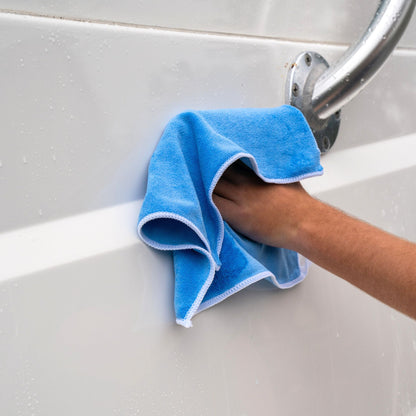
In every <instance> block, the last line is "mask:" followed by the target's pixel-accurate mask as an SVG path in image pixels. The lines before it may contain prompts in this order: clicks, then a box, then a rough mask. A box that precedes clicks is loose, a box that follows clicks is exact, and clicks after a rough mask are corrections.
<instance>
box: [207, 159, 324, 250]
mask: <svg viewBox="0 0 416 416" xmlns="http://www.w3.org/2000/svg"><path fill="white" fill-rule="evenodd" d="M213 200H214V203H215V205H216V206H217V207H218V209H219V211H220V213H221V215H222V216H223V218H224V220H225V221H227V222H228V224H230V225H231V227H233V228H234V229H235V230H236V231H238V232H240V233H242V234H244V235H245V236H247V237H249V238H251V239H253V240H255V241H258V242H261V243H264V244H267V245H271V246H275V247H285V248H289V249H296V236H297V230H298V227H299V224H300V222H301V221H302V218H303V216H304V214H306V213H307V212H308V211H309V205H310V204H313V203H314V201H315V200H314V199H313V198H312V197H310V196H309V194H308V193H307V192H306V191H305V190H304V189H303V187H302V185H301V184H300V183H299V182H296V183H291V184H285V185H277V184H270V183H265V182H263V181H262V180H261V179H260V178H259V177H258V176H257V175H256V174H255V173H254V172H253V171H252V170H251V169H250V168H248V167H247V166H246V165H244V164H243V163H242V162H237V163H234V164H233V165H232V166H230V167H229V168H228V169H227V170H226V171H225V173H224V174H223V176H222V177H221V179H220V180H219V181H218V183H217V186H216V187H215V189H214V194H213ZM316 202H317V201H316Z"/></svg>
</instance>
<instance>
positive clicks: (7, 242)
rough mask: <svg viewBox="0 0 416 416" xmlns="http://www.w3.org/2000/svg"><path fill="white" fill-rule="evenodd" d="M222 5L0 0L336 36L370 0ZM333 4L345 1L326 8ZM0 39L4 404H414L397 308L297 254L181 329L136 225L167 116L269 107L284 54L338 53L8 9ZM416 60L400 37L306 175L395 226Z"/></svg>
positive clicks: (415, 228) (408, 184)
mask: <svg viewBox="0 0 416 416" xmlns="http://www.w3.org/2000/svg"><path fill="white" fill-rule="evenodd" d="M29 3H30V4H29ZM208 3H209V5H208ZM220 3H221V4H220ZM220 3H217V4H216V3H212V2H196V1H195V2H188V3H186V4H187V5H188V8H187V9H186V8H184V7H183V5H182V3H181V8H179V7H176V9H175V10H180V11H181V13H175V12H174V11H173V9H170V8H172V7H174V6H175V5H176V6H179V3H173V2H164V3H163V6H164V7H162V3H159V2H128V1H127V0H126V1H125V2H117V5H116V4H115V3H114V2H112V3H111V5H110V3H109V2H104V1H101V2H85V3H84V2H82V3H81V2H77V1H73V2H65V3H64V2H55V3H51V2H47V3H45V2H40V1H38V2H36V1H31V2H23V1H19V0H16V1H13V3H12V4H11V3H10V2H6V0H0V5H1V6H0V7H14V8H16V9H19V8H20V9H21V10H25V11H34V12H36V13H46V14H50V13H53V14H59V13H61V14H62V15H68V16H73V17H77V18H94V19H110V17H111V19H110V20H112V21H113V20H120V21H126V22H134V23H138V24H150V25H158V26H171V27H174V28H185V29H192V30H194V29H197V30H203V31H204V30H205V31H224V32H228V33H232V32H239V33H248V34H260V35H267V36H279V37H287V36H290V37H292V38H296V39H298V38H299V37H298V36H295V35H294V34H295V33H297V34H299V33H303V34H302V36H301V37H303V38H305V39H307V40H312V39H315V37H316V39H320V36H322V39H324V40H326V41H328V42H331V41H336V42H347V41H348V40H347V36H351V37H352V36H353V34H354V33H355V30H356V28H357V27H358V26H359V25H364V26H365V25H366V24H367V20H368V16H369V15H371V14H372V12H373V10H370V8H372V7H373V8H375V3H376V2H371V4H370V2H369V3H368V4H367V3H366V4H363V3H362V2H361V3H358V2H357V3H354V2H348V5H347V2H346V1H339V2H332V3H330V4H328V3H327V4H326V5H325V7H318V6H319V5H320V4H321V3H322V2H315V3H314V7H311V5H310V3H305V2H300V1H299V2H297V1H293V2H290V3H289V2H284V3H283V2H272V1H267V2H266V1H265V2H263V3H258V2H251V3H249V2H232V1H224V2H220ZM172 4H174V6H172ZM213 4H214V5H215V4H216V5H217V7H214V6H213ZM159 6H160V7H159ZM341 6H342V7H341ZM344 6H345V8H346V9H348V10H350V11H351V14H350V15H348V14H344V15H342V14H341V13H337V14H335V11H337V12H339V9H341V8H342V9H343V10H344ZM139 7H140V8H141V11H142V13H141V14H140V13H139V12H137V9H138V8H139ZM193 7H195V9H193ZM116 8H117V9H118V10H115V9H116ZM296 8H297V9H296ZM353 8H354V12H353V10H352V9H353ZM359 8H361V9H362V14H360V12H359V11H358V9H359ZM324 9H325V13H327V14H326V15H325V16H323V15H322V13H324V12H323V10H324ZM285 10H286V11H285ZM283 12H285V14H284V13H283ZM286 13H287V14H286ZM318 13H320V14H319V16H323V19H322V20H316V18H315V17H314V16H317V15H318ZM367 14H368V16H367ZM288 15H289V16H292V17H291V18H290V20H288V18H287V16H288ZM126 16H127V17H126ZM247 16H250V20H248V18H247ZM284 16H286V17H284ZM139 18H140V19H139ZM295 18H298V19H301V20H303V22H302V23H303V24H302V25H301V26H302V28H303V29H299V28H298V27H295V26H293V25H292V23H293V21H292V20H295ZM138 19H139V20H140V21H139V20H138ZM141 19H144V20H141ZM146 19H149V20H146ZM342 19H344V20H342ZM275 21H276V22H278V23H279V24H278V25H276V26H275ZM342 21H344V23H342ZM178 22H179V23H178ZM204 25H205V26H204ZM413 25H414V23H413ZM275 27H276V28H278V29H279V31H278V32H273V30H275V29H274V28H275ZM413 27H414V26H413ZM280 29H281V30H282V31H280ZM299 30H304V32H302V31H299ZM412 30H414V29H412ZM353 32H354V33H353ZM312 33H313V34H312ZM411 33H415V32H414V31H413V32H410V35H409V36H413V40H414V38H415V37H414V35H411ZM329 34H331V38H333V39H335V40H329V38H328V35H329ZM0 35H1V36H0V54H1V58H2V59H0V73H1V74H2V76H1V77H0V90H1V92H2V93H1V94H0V111H1V113H0V114H2V120H1V128H2V135H1V138H0V213H1V215H0V230H1V231H3V232H2V233H1V234H0V279H1V280H2V281H1V282H0V357H1V358H2V359H0V386H1V388H0V414H1V415H3V414H4V415H37V414H41V415H63V416H66V415H68V416H69V415H71V416H72V415H74V414H77V415H78V414H80V415H83V414H87V415H104V416H105V415H112V416H117V415H120V416H124V415H140V414H143V415H152V414H154V415H161V416H165V415H187V416H188V415H192V416H193V415H233V416H234V415H235V416H237V415H239V416H241V415H247V416H248V415H269V414H279V415H280V414H282V415H292V416H303V415H306V414H307V415H312V416H314V415H316V416H332V415H340V416H344V415H345V416H347V415H348V416H351V415H377V416H390V415H400V416H413V415H414V414H415V410H414V409H415V408H416V395H415V392H416V323H415V322H414V321H412V320H410V319H408V318H406V317H404V316H403V315H401V314H399V313H397V312H395V311H392V310H391V309H389V308H388V307H386V306H384V305H382V304H381V303H379V302H377V301H375V300H373V299H371V298H369V297H368V296H367V295H365V294H363V293H362V292H360V291H359V290H357V289H355V288H354V287H352V286H351V285H349V284H346V283H345V282H343V281H342V280H340V279H338V278H336V277H335V276H332V275H330V274H329V273H327V272H325V271H323V270H321V269H319V268H318V267H313V268H312V270H311V273H310V275H309V277H308V278H307V279H306V280H305V282H304V283H302V284H301V285H300V286H297V287H295V288H293V289H291V290H287V291H277V290H276V289H273V288H271V287H270V286H269V285H268V284H267V283H265V282H262V283H260V284H256V285H253V286H252V287H249V288H248V289H246V290H244V291H242V292H240V293H238V294H237V295H234V296H232V297H231V298H229V299H227V300H226V301H225V302H223V303H221V304H219V305H217V306H215V307H214V308H213V309H210V310H207V311H205V312H203V313H201V314H200V315H198V316H197V317H196V318H195V322H194V324H195V326H194V328H192V329H191V330H186V329H184V328H182V327H179V326H177V325H176V324H175V320H174V311H173V284H174V277H173V270H172V263H171V259H170V256H169V255H168V254H166V253H164V254H163V253H159V252H155V251H153V250H151V249H149V248H148V247H146V246H145V245H144V244H142V243H140V242H139V241H138V240H137V239H136V236H135V225H136V216H137V214H138V210H139V205H140V201H139V202H137V200H138V199H140V198H142V197H143V194H144V190H145V181H146V168H147V163H148V160H149V157H150V155H151V153H152V150H153V149H154V146H155V144H156V142H157V140H158V138H159V137H160V134H161V132H162V130H163V127H164V125H165V124H166V122H167V121H168V119H169V118H170V117H171V116H173V115H175V114H176V113H177V112H180V111H182V110H185V109H189V108H224V107H240V106H243V107H268V106H277V105H280V104H282V103H283V102H284V82H285V78H286V72H287V67H288V63H289V62H290V60H291V59H292V58H293V57H294V56H295V55H296V54H297V53H298V52H300V51H302V50H305V49H309V48H310V49H313V50H316V51H318V52H320V53H322V54H323V55H324V56H325V57H326V58H327V59H328V60H329V61H330V62H332V61H333V60H335V59H336V57H337V56H339V55H340V54H341V53H342V52H343V50H344V48H342V47H336V46H328V45H323V44H308V43H300V42H284V41H276V40H272V39H260V38H243V37H238V36H229V35H226V36H225V35H224V36H223V35H221V36H220V35H212V34H211V35H210V34H203V33H199V34H193V33H189V32H175V31H172V30H155V29H149V28H147V29H146V28H127V27H120V26H116V25H104V24H90V23H85V22H84V23H81V22H69V21H62V20H58V19H44V18H34V17H22V16H18V15H8V14H0ZM407 39H409V38H407ZM415 74H416V54H415V52H414V51H399V52H396V54H395V56H394V57H392V59H391V60H390V61H389V63H388V64H387V66H386V67H385V68H384V70H383V71H382V72H381V73H380V74H379V76H378V77H377V78H376V79H375V80H374V82H373V83H372V84H371V85H370V86H369V88H368V89H366V90H365V91H364V92H363V93H362V94H361V95H360V96H359V97H358V98H357V99H356V100H354V101H353V102H352V103H351V104H349V105H348V106H347V107H346V108H345V109H344V110H343V116H342V124H341V126H342V127H341V132H340V135H339V138H338V141H337V143H336V145H335V147H334V149H333V150H331V153H330V154H329V155H328V156H327V157H326V158H324V159H323V165H324V167H325V168H326V169H327V171H326V174H325V176H323V177H321V178H318V179H316V181H315V182H312V181H311V182H308V181H305V184H307V186H308V187H309V188H310V190H311V191H312V192H313V193H314V194H317V195H318V196H319V197H320V198H322V199H324V200H326V201H328V202H330V203H332V204H334V205H337V206H339V207H341V208H342V209H344V210H346V211H348V212H350V213H352V214H354V215H356V216H358V217H361V218H364V219H366V220H368V221H369V222H371V223H373V224H376V225H378V226H380V227H382V228H384V229H386V230H388V231H391V232H393V233H395V234H399V235H401V236H403V237H405V238H409V239H411V240H416V219H415V216H414V214H413V212H414V206H415V205H416V188H415V181H414V178H415V175H416V167H415V166H416V165H415V160H416V159H414V157H413V156H412V155H414V148H415V142H414V133H415V132H416V118H415V117H414V109H415V108H416V78H415V77H416V75H415ZM411 133H413V135H409V136H406V137H404V135H405V134H411ZM387 139H388V140H387ZM362 144H365V146H362V147H361V148H360V147H359V146H361V145H362ZM396 144H397V147H396V146H395V145H396ZM309 184H310V185H309ZM125 201H134V202H131V203H126V204H122V203H124V202H125ZM116 204H122V205H116ZM105 207H108V208H105ZM103 208H105V209H103ZM97 209H98V211H94V210H97ZM16 228H19V229H16ZM5 230H7V232H5Z"/></svg>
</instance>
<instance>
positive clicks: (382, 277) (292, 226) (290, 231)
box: [213, 162, 416, 319]
mask: <svg viewBox="0 0 416 416" xmlns="http://www.w3.org/2000/svg"><path fill="white" fill-rule="evenodd" d="M213 199H214V203H215V204H216V206H217V207H218V209H219V211H220V212H221V215H222V216H223V218H224V220H225V221H227V222H228V223H229V224H230V225H231V226H232V227H233V228H234V229H235V230H237V231H239V232H240V233H242V234H244V235H246V236H247V237H249V238H251V239H253V240H256V241H258V242H261V243H264V244H268V245H271V246H275V247H284V248H288V249H291V250H294V251H297V252H298V253H300V254H302V255H303V256H305V257H306V258H308V259H310V260H311V261H313V262H314V263H316V264H318V265H319V266H321V267H323V268H325V269H327V270H328V271H330V272H331V273H334V274H335V275H337V276H339V277H341V278H343V279H345V280H346V281H348V282H350V283H352V284H353V285H355V286H356V287H358V288H360V289H362V290H363V291H365V292H367V293H368V294H369V295H371V296H373V297H375V298H377V299H378V300H380V301H382V302H384V303H385V304H387V305H389V306H391V307H393V308H395V309H397V310H398V311H400V312H402V313H404V314H406V315H408V316H410V317H411V318H413V319H416V244H414V243H411V242H409V241H406V240H403V239H401V238H398V237H396V236H394V235H392V234H389V233H386V232H384V231H382V230H380V229H378V228H376V227H373V226H371V225H369V224H367V223H365V222H363V221H360V220H358V219H356V218H352V217H350V216H348V215H347V214H345V213H343V212H342V211H340V210H338V209H335V208H333V207H331V206H329V205H327V204H325V203H323V202H321V201H319V200H317V199H315V198H313V197H311V196H310V195H309V194H308V193H307V192H306V191H305V190H304V189H303V187H302V186H301V184H300V183H293V184H286V185H276V184H268V183H265V182H263V181H262V180H261V179H259V178H258V177H257V176H256V175H255V174H254V173H253V171H251V169H249V168H247V167H246V166H245V165H243V164H242V163H240V162H238V163H236V164H234V165H233V166H231V167H230V168H229V169H227V171H226V172H225V173H224V175H223V176H222V178H221V179H220V181H219V182H218V184H217V186H216V188H215V190H214V195H213Z"/></svg>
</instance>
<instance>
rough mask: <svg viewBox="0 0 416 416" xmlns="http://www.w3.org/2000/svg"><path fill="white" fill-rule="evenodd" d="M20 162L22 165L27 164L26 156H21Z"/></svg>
mask: <svg viewBox="0 0 416 416" xmlns="http://www.w3.org/2000/svg"><path fill="white" fill-rule="evenodd" d="M22 162H23V163H24V164H26V163H27V158H26V156H22Z"/></svg>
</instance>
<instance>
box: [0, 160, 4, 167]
mask: <svg viewBox="0 0 416 416" xmlns="http://www.w3.org/2000/svg"><path fill="white" fill-rule="evenodd" d="M2 167H3V162H2V161H1V160H0V168H2Z"/></svg>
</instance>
